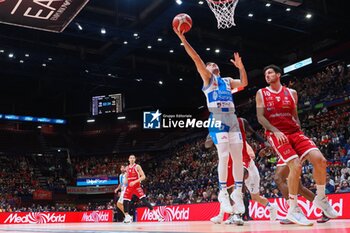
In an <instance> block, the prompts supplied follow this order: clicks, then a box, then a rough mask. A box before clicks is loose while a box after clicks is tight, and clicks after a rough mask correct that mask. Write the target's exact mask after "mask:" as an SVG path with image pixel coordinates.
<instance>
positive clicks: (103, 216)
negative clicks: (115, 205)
mask: <svg viewBox="0 0 350 233" xmlns="http://www.w3.org/2000/svg"><path fill="white" fill-rule="evenodd" d="M108 219H109V213H108V212H99V211H94V212H92V213H90V214H89V213H84V215H83V218H82V219H81V221H82V222H108Z"/></svg>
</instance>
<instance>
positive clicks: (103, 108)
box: [92, 94, 123, 116]
mask: <svg viewBox="0 0 350 233" xmlns="http://www.w3.org/2000/svg"><path fill="white" fill-rule="evenodd" d="M122 111H123V102H122V94H111V95H101V96H94V97H92V115H93V116H96V115H103V114H109V113H119V112H122Z"/></svg>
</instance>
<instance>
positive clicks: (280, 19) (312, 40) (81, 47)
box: [0, 0, 350, 117]
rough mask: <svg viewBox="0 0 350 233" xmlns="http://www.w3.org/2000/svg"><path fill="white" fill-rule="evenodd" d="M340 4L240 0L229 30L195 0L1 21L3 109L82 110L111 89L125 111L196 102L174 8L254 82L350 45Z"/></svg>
mask: <svg viewBox="0 0 350 233" xmlns="http://www.w3.org/2000/svg"><path fill="white" fill-rule="evenodd" d="M345 2H347V1H342V0H332V1H330V0H304V3H303V4H302V5H301V6H299V7H290V10H289V11H288V10H287V8H288V7H287V6H286V5H282V4H279V3H276V2H273V1H265V0H240V2H239V4H238V6H237V9H236V16H235V17H236V23H237V27H234V28H232V29H226V30H222V29H221V30H218V29H217V27H216V19H215V17H214V15H213V13H212V12H211V11H210V9H209V7H208V5H207V4H206V3H205V1H204V4H200V3H201V1H197V0H182V4H181V5H179V4H178V3H176V1H175V0H90V2H89V3H88V4H87V5H86V6H85V8H84V9H83V10H82V11H81V12H80V14H79V15H78V16H77V17H76V18H75V20H74V21H73V22H72V23H71V24H70V25H69V26H68V27H67V29H66V30H65V31H64V32H62V33H59V34H57V33H50V32H44V31H38V30H31V29H25V28H20V27H15V26H8V25H3V24H1V25H0V64H1V67H2V69H1V71H0V73H1V79H2V84H1V88H0V91H1V99H0V107H1V112H2V113H16V114H36V115H38V114H44V115H47V116H63V117H64V116H71V115H74V114H81V113H82V114H88V113H89V111H90V99H91V96H93V95H100V94H110V93H123V94H124V95H125V104H126V106H125V107H126V108H134V107H140V106H152V107H154V108H156V107H162V106H167V107H169V106H177V107H178V106H181V107H183V106H187V107H189V106H191V107H194V108H197V107H199V106H201V105H204V103H205V100H204V97H203V95H202V93H201V91H200V87H201V81H200V78H199V77H198V75H197V73H196V70H195V68H194V65H193V63H192V61H191V60H190V59H189V58H188V56H187V55H186V53H185V51H184V49H183V47H182V46H181V45H180V41H179V39H178V38H177V37H176V35H175V34H174V33H173V31H172V27H171V21H172V19H173V17H174V16H175V15H176V14H178V13H182V12H185V13H187V14H189V15H190V16H191V17H192V19H193V28H192V30H191V31H190V32H189V33H188V34H187V37H188V40H189V41H190V43H191V44H192V45H193V46H194V47H195V49H196V50H197V51H198V53H199V54H200V55H201V56H202V58H203V59H204V60H205V61H214V62H217V63H218V64H219V65H220V66H221V70H222V73H223V74H224V75H225V74H227V75H231V76H237V75H238V73H237V71H236V70H235V69H234V68H233V67H232V65H231V64H230V63H229V59H230V57H231V56H232V53H233V52H234V51H239V52H240V53H241V55H242V57H243V59H244V62H245V64H246V68H247V70H249V71H250V78H251V80H250V81H251V87H254V86H258V85H261V84H262V81H261V73H259V72H261V69H262V67H264V66H265V65H267V64H270V63H275V64H279V65H285V64H290V63H293V62H296V61H298V60H301V59H304V58H306V57H309V56H311V55H313V56H314V55H315V54H322V51H326V50H327V49H330V48H332V47H334V46H339V45H341V44H345V43H347V42H348V41H349V38H350V32H349V28H350V14H348V12H347V11H348V9H349V7H348V5H346V4H345ZM267 3H270V4H271V5H270V6H267V5H266V4H267ZM307 14H311V17H310V18H307V17H306V16H307ZM268 19H271V20H270V21H268ZM101 30H105V32H106V33H105V34H103V33H101ZM209 49H210V50H209ZM171 50H172V51H173V52H171ZM216 50H220V52H219V53H217V52H215V51H216ZM341 52H344V53H345V52H346V50H341V51H340V53H339V52H338V53H337V54H338V55H339V54H341ZM347 52H348V51H347ZM10 54H13V56H12V57H11V56H10ZM344 56H346V55H344ZM321 58H322V56H320V59H321ZM259 75H260V76H259ZM258 80H259V81H258ZM159 81H161V82H162V84H160V82H159ZM243 98H244V96H243Z"/></svg>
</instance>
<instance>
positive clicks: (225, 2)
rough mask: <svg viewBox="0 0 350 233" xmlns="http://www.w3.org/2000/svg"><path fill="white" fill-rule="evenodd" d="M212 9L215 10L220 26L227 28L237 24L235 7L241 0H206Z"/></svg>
mask: <svg viewBox="0 0 350 233" xmlns="http://www.w3.org/2000/svg"><path fill="white" fill-rule="evenodd" d="M206 1H207V3H208V5H209V7H210V9H211V10H212V11H213V13H214V15H215V17H216V20H217V21H218V28H219V29H220V28H222V29H226V28H230V27H232V26H236V24H235V18H234V16H235V9H236V6H237V3H238V1H239V0H206Z"/></svg>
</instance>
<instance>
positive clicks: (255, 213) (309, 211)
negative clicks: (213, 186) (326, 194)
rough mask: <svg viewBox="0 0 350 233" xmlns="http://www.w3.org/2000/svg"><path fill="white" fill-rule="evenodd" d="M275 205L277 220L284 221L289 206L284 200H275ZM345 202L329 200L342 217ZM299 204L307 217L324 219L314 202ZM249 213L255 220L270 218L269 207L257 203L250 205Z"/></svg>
mask: <svg viewBox="0 0 350 233" xmlns="http://www.w3.org/2000/svg"><path fill="white" fill-rule="evenodd" d="M275 203H276V204H277V206H278V211H277V218H279V219H282V218H285V217H286V215H287V212H288V208H289V207H288V204H287V202H286V201H285V199H284V198H278V199H275ZM343 203H344V200H343V198H340V199H339V200H332V199H330V200H329V204H330V205H331V206H332V207H333V208H334V209H335V211H337V213H338V214H339V215H340V216H342V215H343V209H344V205H343ZM298 204H299V206H300V208H301V209H302V210H304V213H305V215H306V217H308V218H310V217H313V216H315V217H317V218H320V217H322V210H320V209H318V208H316V206H314V205H313V203H312V202H310V201H308V200H305V201H303V200H300V199H299V200H298ZM249 213H250V216H251V217H252V218H253V219H268V218H270V211H269V209H268V207H266V206H261V205H259V204H258V203H257V202H254V203H250V205H249Z"/></svg>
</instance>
